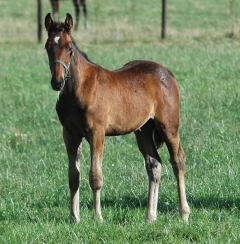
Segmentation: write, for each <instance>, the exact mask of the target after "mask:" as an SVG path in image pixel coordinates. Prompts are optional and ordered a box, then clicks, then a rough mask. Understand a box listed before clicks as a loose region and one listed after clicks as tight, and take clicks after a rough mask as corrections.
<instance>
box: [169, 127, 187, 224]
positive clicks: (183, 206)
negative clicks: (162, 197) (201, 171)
mask: <svg viewBox="0 0 240 244" xmlns="http://www.w3.org/2000/svg"><path fill="white" fill-rule="evenodd" d="M164 137H165V142H166V145H167V147H168V151H169V154H170V162H171V165H172V168H173V171H174V174H175V177H176V179H177V187H178V197H179V213H180V215H181V217H182V219H184V220H185V221H187V220H188V216H189V214H190V208H189V206H188V203H187V198H186V192H185V182H184V174H185V172H186V166H185V155H184V151H183V149H182V147H181V145H180V140H179V132H178V129H175V128H174V129H171V128H167V129H166V128H165V130H164Z"/></svg>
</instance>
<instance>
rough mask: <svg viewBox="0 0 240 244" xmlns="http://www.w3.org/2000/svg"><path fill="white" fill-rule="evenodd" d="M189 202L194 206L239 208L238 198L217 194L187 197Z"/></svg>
mask: <svg viewBox="0 0 240 244" xmlns="http://www.w3.org/2000/svg"><path fill="white" fill-rule="evenodd" d="M189 203H190V204H191V205H192V206H193V207H194V208H208V209H219V210H223V209H224V210H228V211H232V209H235V208H237V209H238V210H239V209H240V199H239V198H234V197H231V196H229V197H225V198H223V197H218V196H213V195H212V196H208V197H196V198H192V199H189Z"/></svg>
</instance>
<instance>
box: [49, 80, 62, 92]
mask: <svg viewBox="0 0 240 244" xmlns="http://www.w3.org/2000/svg"><path fill="white" fill-rule="evenodd" d="M51 85H52V89H53V90H54V91H60V90H62V89H63V87H64V85H65V81H64V79H63V78H61V79H60V80H57V79H55V78H54V77H52V79H51Z"/></svg>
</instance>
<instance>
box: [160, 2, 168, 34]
mask: <svg viewBox="0 0 240 244" xmlns="http://www.w3.org/2000/svg"><path fill="white" fill-rule="evenodd" d="M166 8H167V0H162V36H161V37H162V38H165V37H166V14H167V13H166Z"/></svg>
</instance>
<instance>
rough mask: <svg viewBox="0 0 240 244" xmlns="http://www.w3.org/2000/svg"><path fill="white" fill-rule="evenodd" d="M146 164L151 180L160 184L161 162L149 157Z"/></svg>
mask: <svg viewBox="0 0 240 244" xmlns="http://www.w3.org/2000/svg"><path fill="white" fill-rule="evenodd" d="M145 164H146V170H147V173H148V177H149V180H151V181H155V182H159V181H160V178H161V162H159V161H157V160H156V159H155V158H153V157H150V156H149V157H148V158H147V159H146V163H145Z"/></svg>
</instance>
